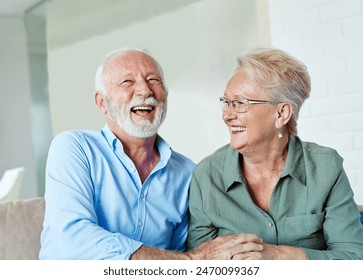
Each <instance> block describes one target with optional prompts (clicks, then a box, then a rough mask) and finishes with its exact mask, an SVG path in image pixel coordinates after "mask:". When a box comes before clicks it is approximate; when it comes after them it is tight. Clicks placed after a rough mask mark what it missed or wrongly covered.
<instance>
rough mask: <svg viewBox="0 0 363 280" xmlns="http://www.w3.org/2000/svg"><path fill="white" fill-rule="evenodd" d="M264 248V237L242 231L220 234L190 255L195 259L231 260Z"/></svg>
mask: <svg viewBox="0 0 363 280" xmlns="http://www.w3.org/2000/svg"><path fill="white" fill-rule="evenodd" d="M262 250H263V246H262V239H261V238H259V237H258V236H257V235H256V234H251V233H241V234H229V235H225V236H219V237H217V238H215V239H213V240H209V241H207V242H205V243H203V244H202V245H200V246H199V247H197V248H195V249H194V250H192V251H190V252H189V253H187V254H189V256H190V257H191V259H193V260H231V259H233V257H234V256H243V255H244V254H246V253H254V252H260V251H262Z"/></svg>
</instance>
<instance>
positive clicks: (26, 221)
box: [0, 197, 363, 260]
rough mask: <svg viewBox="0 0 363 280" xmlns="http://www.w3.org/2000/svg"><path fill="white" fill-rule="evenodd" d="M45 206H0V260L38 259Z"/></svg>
mask: <svg viewBox="0 0 363 280" xmlns="http://www.w3.org/2000/svg"><path fill="white" fill-rule="evenodd" d="M44 206H45V202H44V198H41V197H37V198H32V199H24V200H18V201H11V202H4V203H0V260H36V259H38V258H39V256H38V255H39V250H40V234H41V231H42V227H43V219H44ZM359 210H360V211H361V212H360V213H361V221H362V223H363V206H359Z"/></svg>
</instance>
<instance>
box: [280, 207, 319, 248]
mask: <svg viewBox="0 0 363 280" xmlns="http://www.w3.org/2000/svg"><path fill="white" fill-rule="evenodd" d="M324 217H325V213H324V212H323V213H317V214H311V215H301V216H291V217H287V218H286V224H285V241H286V242H284V243H285V244H286V245H291V246H299V247H305V248H311V249H320V250H322V249H325V248H326V242H325V239H324V233H323V223H324Z"/></svg>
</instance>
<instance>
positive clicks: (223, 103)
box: [219, 97, 229, 111]
mask: <svg viewBox="0 0 363 280" xmlns="http://www.w3.org/2000/svg"><path fill="white" fill-rule="evenodd" d="M219 103H220V104H221V109H222V111H226V110H227V108H228V103H229V102H228V100H226V99H224V98H223V97H221V98H219Z"/></svg>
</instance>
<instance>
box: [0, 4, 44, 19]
mask: <svg viewBox="0 0 363 280" xmlns="http://www.w3.org/2000/svg"><path fill="white" fill-rule="evenodd" d="M43 2H46V1H44V0H0V16H22V15H23V14H24V13H25V12H26V11H27V10H29V9H32V8H33V7H36V6H37V5H38V4H41V3H43Z"/></svg>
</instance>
